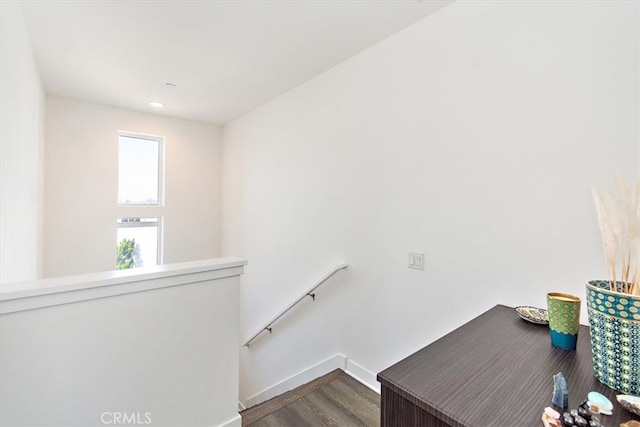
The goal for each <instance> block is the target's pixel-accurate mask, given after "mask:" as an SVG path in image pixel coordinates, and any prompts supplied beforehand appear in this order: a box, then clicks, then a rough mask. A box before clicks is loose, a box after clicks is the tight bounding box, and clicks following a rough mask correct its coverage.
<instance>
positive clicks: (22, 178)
mask: <svg viewBox="0 0 640 427" xmlns="http://www.w3.org/2000/svg"><path fill="white" fill-rule="evenodd" d="M0 19H1V24H0V75H1V78H0V116H2V120H0V161H1V164H0V173H1V177H0V186H1V187H0V253H1V256H0V283H7V282H14V281H20V280H33V279H36V278H37V277H39V276H40V274H41V238H42V215H41V210H42V202H41V199H42V173H41V171H42V159H43V136H42V135H43V128H44V123H43V121H44V90H43V88H42V83H41V81H40V75H39V74H38V69H37V66H36V63H35V59H34V57H33V54H32V51H31V44H30V41H29V36H28V34H27V30H26V26H25V23H24V19H23V16H22V11H21V9H20V5H19V3H17V2H13V1H2V2H1V3H0Z"/></svg>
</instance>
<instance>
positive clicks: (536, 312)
mask: <svg viewBox="0 0 640 427" xmlns="http://www.w3.org/2000/svg"><path fill="white" fill-rule="evenodd" d="M516 313H518V316H520V317H521V318H523V319H524V320H526V321H527V322H531V323H537V324H538V325H548V324H549V315H548V313H547V310H545V309H544V308H538V307H531V306H528V305H521V306H518V307H516Z"/></svg>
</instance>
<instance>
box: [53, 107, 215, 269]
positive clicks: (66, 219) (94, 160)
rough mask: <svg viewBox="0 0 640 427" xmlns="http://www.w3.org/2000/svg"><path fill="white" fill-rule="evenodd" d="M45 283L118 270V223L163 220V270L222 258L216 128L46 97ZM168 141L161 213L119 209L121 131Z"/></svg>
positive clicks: (149, 209)
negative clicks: (170, 265) (119, 220)
mask: <svg viewBox="0 0 640 427" xmlns="http://www.w3.org/2000/svg"><path fill="white" fill-rule="evenodd" d="M46 105H47V119H46V143H47V152H46V160H45V169H46V175H45V176H46V183H45V192H46V195H45V212H46V215H45V276H46V277H52V276H61V275H70V274H79V273H85V272H96V271H106V270H112V269H114V268H115V254H116V219H117V218H119V217H123V216H150V217H153V216H158V215H161V216H163V225H164V262H165V263H175V262H182V261H189V260H194V259H204V258H213V257H216V256H219V252H220V192H221V189H220V185H221V184H220V179H221V144H222V142H221V136H220V128H218V127H217V126H214V125H209V124H203V123H197V122H192V121H186V120H180V119H172V118H167V117H163V116H158V115H152V114H144V113H139V112H134V111H129V110H124V109H120V108H113V107H108V106H103V105H97V104H93V103H88V102H81V101H76V100H71V99H67V98H61V97H56V96H48V97H47V104H46ZM120 130H123V131H130V132H139V133H145V134H152V135H160V136H164V137H165V206H164V207H161V208H158V207H150V206H145V207H118V206H116V201H117V192H118V131H120Z"/></svg>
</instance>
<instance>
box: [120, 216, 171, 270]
mask: <svg viewBox="0 0 640 427" xmlns="http://www.w3.org/2000/svg"><path fill="white" fill-rule="evenodd" d="M124 206H128V205H124ZM153 206H155V205H153ZM136 219H137V220H139V221H123V220H136ZM140 220H155V222H154V221H140ZM163 223H164V221H163V217H162V216H159V215H158V216H122V217H118V218H117V219H116V248H117V247H118V245H119V244H120V242H118V229H119V228H146V227H156V229H157V230H156V231H157V233H156V239H157V242H156V265H155V266H150V265H147V266H143V268H145V267H156V266H158V265H162V264H163V259H162V254H163V253H164V251H163V247H162V242H163V241H164V239H163V234H164V233H163V231H164V228H163ZM116 267H117V259H116ZM134 268H136V267H134Z"/></svg>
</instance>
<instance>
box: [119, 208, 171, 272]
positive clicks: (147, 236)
mask: <svg viewBox="0 0 640 427" xmlns="http://www.w3.org/2000/svg"><path fill="white" fill-rule="evenodd" d="M159 225H160V218H120V219H118V232H117V241H118V250H117V254H116V269H118V270H124V269H127V268H137V267H150V266H154V265H158V264H161V263H162V262H161V255H160V254H161V251H160V249H161V244H160V241H161V240H160V234H161V233H160V227H159Z"/></svg>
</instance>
